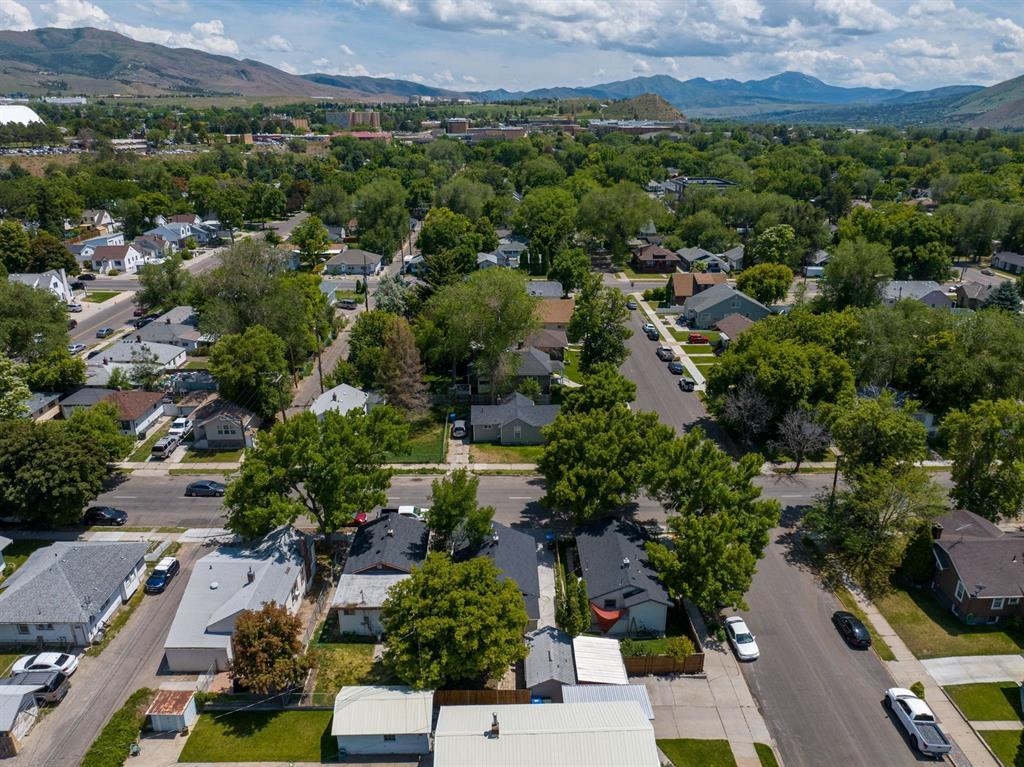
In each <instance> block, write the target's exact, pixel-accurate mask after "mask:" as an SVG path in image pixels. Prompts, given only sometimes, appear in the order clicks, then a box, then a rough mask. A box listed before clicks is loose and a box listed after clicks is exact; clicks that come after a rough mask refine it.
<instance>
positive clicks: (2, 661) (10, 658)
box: [0, 650, 38, 676]
mask: <svg viewBox="0 0 1024 767" xmlns="http://www.w3.org/2000/svg"><path fill="white" fill-rule="evenodd" d="M28 652H30V653H31V652H38V650H29V651H28ZM26 654H27V653H21V652H5V653H0V674H3V675H4V676H7V672H8V671H10V670H11V666H13V665H14V661H16V660H18V658H20V657H21V656H22V655H26Z"/></svg>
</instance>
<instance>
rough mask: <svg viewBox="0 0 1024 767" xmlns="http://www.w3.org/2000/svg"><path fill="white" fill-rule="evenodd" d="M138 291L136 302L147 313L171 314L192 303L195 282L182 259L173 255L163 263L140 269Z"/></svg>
mask: <svg viewBox="0 0 1024 767" xmlns="http://www.w3.org/2000/svg"><path fill="white" fill-rule="evenodd" d="M139 288H140V290H139V292H138V293H136V294H135V302H136V303H137V304H138V305H139V307H140V308H142V309H144V310H145V311H147V312H152V311H158V310H159V311H168V310H170V309H173V308H174V307H175V306H186V305H188V304H189V302H190V301H191V300H192V294H193V291H194V288H195V280H194V278H193V277H192V273H191V272H189V271H188V270H187V269H185V267H184V266H183V264H182V260H181V257H180V256H176V255H175V256H171V257H170V258H168V259H166V260H164V262H163V263H160V264H143V265H142V266H141V267H139Z"/></svg>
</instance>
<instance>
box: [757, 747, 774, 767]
mask: <svg viewBox="0 0 1024 767" xmlns="http://www.w3.org/2000/svg"><path fill="white" fill-rule="evenodd" d="M754 750H755V751H756V752H757V758H758V759H760V760H761V767H779V760H778V759H776V758H775V752H774V751H772V747H771V746H769V745H768V744H767V743H755V744H754Z"/></svg>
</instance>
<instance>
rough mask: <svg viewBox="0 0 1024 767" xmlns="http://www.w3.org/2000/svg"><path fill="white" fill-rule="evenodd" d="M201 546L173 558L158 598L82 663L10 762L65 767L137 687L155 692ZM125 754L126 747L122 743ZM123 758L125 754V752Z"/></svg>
mask: <svg viewBox="0 0 1024 767" xmlns="http://www.w3.org/2000/svg"><path fill="white" fill-rule="evenodd" d="M205 553H206V552H205V550H204V548H203V547H201V546H186V547H183V548H182V549H181V551H180V552H179V553H178V555H177V556H178V558H179V559H180V560H181V572H180V573H179V574H178V576H177V577H176V578H175V579H174V580H173V581H172V582H171V585H170V586H169V587H168V589H167V591H165V592H164V593H163V594H159V595H154V596H148V595H147V596H145V597H143V600H142V604H140V605H139V607H138V609H137V610H136V611H135V614H134V615H132V617H131V620H129V621H128V623H126V624H125V626H124V627H123V628H122V629H121V631H120V633H118V635H117V636H116V637H114V639H112V640H111V642H110V644H109V645H108V646H107V647H106V649H105V650H103V652H102V653H100V654H99V655H97V656H96V657H86V658H83V659H82V663H81V666H80V667H79V669H78V671H77V672H75V675H74V676H73V677H72V679H71V690H70V691H69V692H68V695H67V697H66V698H65V699H64V700H63V701H61V703H60V705H59V706H56V707H55V708H54V709H53V710H52V711H51V712H49V713H48V714H47V715H46V716H45V717H43V719H42V720H41V721H40V722H39V723H38V724H37V725H36V726H35V727H34V728H33V729H32V731H31V732H30V733H29V736H28V738H27V739H26V740H25V747H24V750H23V751H22V752H21V753H20V754H19V755H18V756H17V757H15V758H13V759H11V760H10V763H11V764H13V765H25V767H66V766H67V765H74V764H81V763H82V757H83V756H85V752H86V751H87V750H88V749H89V746H90V745H91V744H92V741H93V740H94V739H95V738H96V735H97V734H99V732H100V730H101V729H103V726H104V725H105V724H106V722H107V720H108V719H109V718H110V716H111V715H112V714H113V713H114V712H115V711H116V710H117V709H118V708H120V707H121V706H122V705H123V704H124V702H125V700H126V699H127V698H128V696H129V695H131V694H132V693H133V692H135V690H137V689H139V688H140V687H147V686H148V687H157V686H159V683H160V679H159V678H158V671H159V669H160V664H161V662H162V659H163V654H164V653H163V646H164V638H165V637H166V636H167V631H168V630H169V629H170V627H171V621H172V620H173V619H174V613H175V612H176V611H177V609H178V603H179V602H180V601H181V596H182V594H183V593H184V591H185V584H186V583H187V582H188V578H189V574H190V573H191V571H192V567H193V565H194V564H195V561H196V560H197V559H198V558H199V557H200V556H202V555H203V554H205ZM125 750H126V752H127V744H126V749H125ZM126 756H127V753H126Z"/></svg>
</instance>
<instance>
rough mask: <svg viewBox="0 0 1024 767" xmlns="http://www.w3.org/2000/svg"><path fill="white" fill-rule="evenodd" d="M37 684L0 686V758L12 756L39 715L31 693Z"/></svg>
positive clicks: (19, 747)
mask: <svg viewBox="0 0 1024 767" xmlns="http://www.w3.org/2000/svg"><path fill="white" fill-rule="evenodd" d="M38 689H39V685H37V684H16V685H8V686H3V687H0V759H6V758H8V757H11V756H14V755H15V754H17V753H18V751H19V750H20V749H21V741H22V739H23V738H24V737H25V736H26V735H28V731H29V730H31V729H32V725H33V724H35V722H36V717H38V716H39V704H38V703H36V696H35V695H33V693H34V692H35V691H36V690H38Z"/></svg>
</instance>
